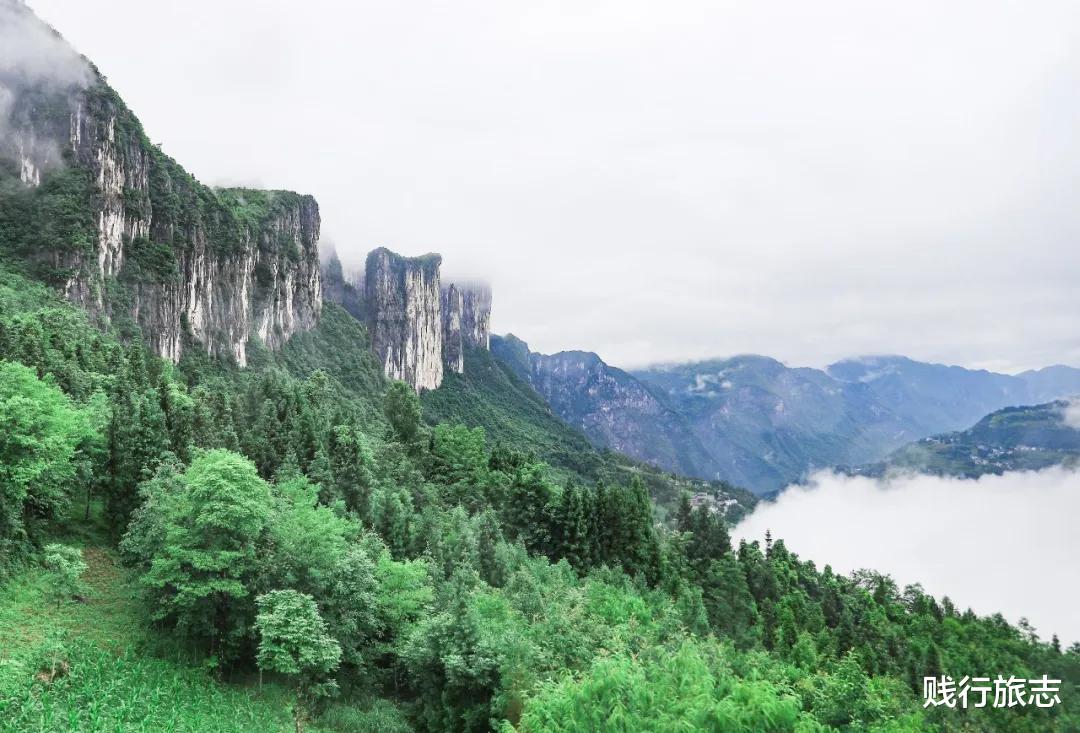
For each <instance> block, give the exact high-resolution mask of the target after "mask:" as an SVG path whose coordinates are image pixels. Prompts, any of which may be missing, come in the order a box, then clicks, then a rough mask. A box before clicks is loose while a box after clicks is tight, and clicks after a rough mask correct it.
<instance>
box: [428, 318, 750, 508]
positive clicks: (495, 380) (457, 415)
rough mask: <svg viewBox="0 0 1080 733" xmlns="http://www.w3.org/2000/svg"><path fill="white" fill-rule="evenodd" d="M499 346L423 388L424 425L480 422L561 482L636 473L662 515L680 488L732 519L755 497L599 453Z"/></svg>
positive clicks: (494, 438)
mask: <svg viewBox="0 0 1080 733" xmlns="http://www.w3.org/2000/svg"><path fill="white" fill-rule="evenodd" d="M504 343H505V342H504V340H503V339H500V338H499V337H493V338H492V350H491V351H490V352H489V351H486V350H483V349H468V350H466V352H465V370H464V374H461V375H458V374H448V375H447V376H446V379H445V380H444V382H443V384H442V386H441V387H439V389H436V390H432V391H429V392H424V393H423V395H422V396H421V402H422V404H423V406H424V416H425V419H426V420H427V422H428V423H429V424H437V423H439V422H455V423H462V424H464V425H468V426H470V427H482V428H484V430H485V431H486V434H487V437H488V439H489V442H491V443H492V444H493V445H523V446H528V447H529V451H530V452H531V453H532V454H533V455H535V456H536V457H538V458H540V459H542V460H544V461H546V462H548V463H549V464H550V465H551V466H552V467H553V469H554V471H555V475H558V476H560V477H561V478H563V479H564V480H576V481H584V482H589V483H591V482H593V481H596V480H597V479H605V480H609V481H617V482H621V481H628V480H629V479H630V477H632V476H638V477H640V478H642V479H643V480H644V482H645V484H646V486H647V487H648V489H649V493H650V495H651V496H652V497H653V498H654V499H655V500H656V501H657V502H658V504H659V506H660V508H661V516H665V515H667V514H668V513H670V512H672V511H673V510H674V508H675V505H676V504H677V502H678V500H679V497H680V495H681V493H682V492H688V493H690V494H702V495H703V496H705V497H711V498H710V499H709V501H711V502H715V506H717V507H719V508H721V511H722V512H724V513H726V515H727V516H728V518H729V520H731V521H736V520H737V519H738V517H739V516H741V514H742V513H744V512H746V511H749V510H750V509H751V508H753V505H754V503H755V502H756V499H755V498H754V497H753V495H752V494H750V493H749V492H747V491H745V490H742V489H739V488H737V487H735V486H733V485H730V484H726V483H724V482H720V481H707V480H701V479H694V478H693V477H687V476H678V477H677V476H673V475H671V474H668V473H667V472H665V471H663V470H658V469H657V468H655V467H654V466H651V465H650V464H649V463H642V462H639V461H635V460H633V459H630V458H627V457H625V456H623V455H619V454H618V453H617V452H610V451H598V450H597V449H596V448H594V446H593V445H591V444H590V442H589V441H588V440H587V439H586V436H585V435H584V434H583V433H582V432H581V431H580V430H579V429H575V427H572V426H571V424H567V422H564V419H562V418H561V417H560V416H559V415H557V414H556V413H555V412H554V411H553V409H552V408H551V407H549V406H548V404H547V403H546V402H545V401H544V399H543V397H542V396H541V395H540V394H538V393H537V392H536V391H535V390H534V389H533V388H532V386H531V385H530V384H529V383H528V382H527V381H525V380H524V379H522V378H521V377H520V376H519V373H518V372H517V371H516V370H515V369H514V368H512V366H511V365H510V364H509V363H507V361H505V360H503V359H500V358H499V355H500V354H502V353H505V348H504V346H503V344H504Z"/></svg>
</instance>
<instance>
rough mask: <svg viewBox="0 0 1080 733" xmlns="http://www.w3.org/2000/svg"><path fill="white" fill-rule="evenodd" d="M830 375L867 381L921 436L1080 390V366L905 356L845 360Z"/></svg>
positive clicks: (843, 379) (885, 403)
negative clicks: (990, 364) (985, 365)
mask: <svg viewBox="0 0 1080 733" xmlns="http://www.w3.org/2000/svg"><path fill="white" fill-rule="evenodd" d="M827 371H828V373H829V375H830V376H832V377H835V378H836V379H839V380H841V381H844V382H852V383H853V382H858V383H860V384H864V385H866V386H867V387H868V388H869V390H870V392H871V393H872V394H873V395H874V397H875V398H877V400H878V401H879V402H881V404H882V405H884V406H885V407H887V408H888V409H890V410H892V411H893V412H895V413H896V414H897V415H898V416H900V417H901V418H902V419H903V420H904V421H905V422H906V423H907V424H908V425H909V426H910V429H911V430H913V431H915V432H916V433H918V434H920V435H930V434H933V433H938V432H946V431H953V430H962V429H963V428H966V427H968V426H969V425H972V424H973V423H974V422H975V421H976V420H978V419H979V418H981V417H982V416H983V415H986V414H988V413H990V412H993V411H994V410H998V409H1000V408H1002V407H1006V406H1010V405H1031V404H1038V403H1042V402H1048V401H1050V400H1054V399H1058V398H1061V397H1066V396H1069V395H1072V394H1080V369H1074V368H1072V367H1066V366H1054V367H1047V368H1045V369H1041V370H1038V371H1028V372H1024V373H1022V374H1018V375H1015V376H1013V375H1009V374H996V373H994V372H988V371H985V370H973V369H964V368H963V367H958V366H945V365H943V364H927V363H924V362H918V361H914V360H912V359H908V358H906V357H903V356H869V357H859V358H855V359H846V360H844V361H840V362H837V363H836V364H833V365H831V366H829V367H828V370H827Z"/></svg>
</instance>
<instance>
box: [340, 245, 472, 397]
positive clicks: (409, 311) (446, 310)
mask: <svg viewBox="0 0 1080 733" xmlns="http://www.w3.org/2000/svg"><path fill="white" fill-rule="evenodd" d="M441 265H442V257H440V256H439V255H437V254H427V255H424V256H423V257H402V256H401V255H399V254H396V253H394V252H391V251H390V250H388V249H386V248H384V247H380V248H379V249H376V250H374V251H372V252H371V253H370V254H368V256H367V262H366V264H365V270H364V276H363V278H362V280H363V298H362V299H361V302H360V304H359V305H358V310H359V311H360V312H362V313H363V320H364V321H365V322H366V323H367V324H368V330H369V331H370V333H371V343H372V348H373V349H374V350H375V355H376V356H377V357H378V358H379V361H380V362H382V364H383V371H384V372H385V374H386V376H387V377H390V378H391V379H401V380H403V381H405V382H408V383H409V384H411V385H412V386H413V388H414V389H416V390H417V391H422V390H428V389H436V388H438V387H439V385H440V384H442V380H443V374H444V371H449V372H454V373H456V374H462V373H464V371H465V351H466V350H467V349H472V348H479V349H487V348H488V345H489V340H490V332H491V325H490V324H491V289H490V288H488V287H487V286H486V285H476V284H469V285H459V284H457V283H447V284H446V285H445V286H444V285H443V283H442V278H441V274H440V271H439V270H440V266H441ZM325 272H326V273H327V275H328V279H327V282H328V288H329V290H328V292H329V293H330V297H343V298H347V296H348V286H347V285H345V286H344V287H342V286H340V285H339V284H338V281H339V280H342V279H343V278H342V276H341V275H340V274H337V275H335V274H334V273H340V272H341V266H340V264H335V263H334V262H333V261H332V260H331V261H330V262H329V264H328V266H327V267H326V268H325ZM331 282H332V283H333V284H329V283H331Z"/></svg>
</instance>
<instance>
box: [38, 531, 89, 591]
mask: <svg viewBox="0 0 1080 733" xmlns="http://www.w3.org/2000/svg"><path fill="white" fill-rule="evenodd" d="M45 567H46V569H47V570H48V581H49V591H50V594H51V595H52V596H53V598H55V599H56V605H57V607H59V606H60V604H61V603H63V602H64V601H69V600H71V599H72V598H75V597H76V596H84V595H86V591H87V586H86V583H84V582H83V580H82V575H83V573H85V572H86V567H87V566H86V561H85V560H83V556H82V550H80V549H79V548H77V547H69V546H68V545H60V544H55V543H54V544H50V545H45Z"/></svg>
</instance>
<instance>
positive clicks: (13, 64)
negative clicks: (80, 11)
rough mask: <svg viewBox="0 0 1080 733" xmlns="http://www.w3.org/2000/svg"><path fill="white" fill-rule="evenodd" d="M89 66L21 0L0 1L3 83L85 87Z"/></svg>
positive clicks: (0, 52) (0, 70)
mask: <svg viewBox="0 0 1080 733" xmlns="http://www.w3.org/2000/svg"><path fill="white" fill-rule="evenodd" d="M92 75H93V72H92V71H91V69H90V65H89V64H88V63H87V62H86V59H84V58H83V57H82V56H80V55H79V54H78V53H77V52H76V51H75V50H74V49H73V48H72V47H71V46H70V45H68V43H67V42H66V41H65V40H64V39H63V38H61V37H60V35H59V34H57V33H56V32H55V31H53V30H52V29H51V28H49V27H48V26H47V25H46V24H45V23H42V22H41V21H40V20H38V18H37V17H36V16H35V15H34V14H33V13H31V12H30V10H29V8H27V7H26V5H25V4H23V3H22V1H21V0H0V82H3V83H5V84H11V83H16V82H21V83H22V84H26V85H35V84H52V85H55V86H57V87H60V88H68V87H82V86H86V85H87V84H88V83H89V82H90V81H91V79H92Z"/></svg>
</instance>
